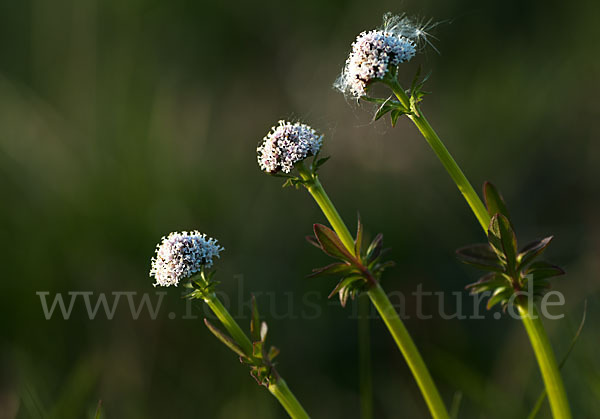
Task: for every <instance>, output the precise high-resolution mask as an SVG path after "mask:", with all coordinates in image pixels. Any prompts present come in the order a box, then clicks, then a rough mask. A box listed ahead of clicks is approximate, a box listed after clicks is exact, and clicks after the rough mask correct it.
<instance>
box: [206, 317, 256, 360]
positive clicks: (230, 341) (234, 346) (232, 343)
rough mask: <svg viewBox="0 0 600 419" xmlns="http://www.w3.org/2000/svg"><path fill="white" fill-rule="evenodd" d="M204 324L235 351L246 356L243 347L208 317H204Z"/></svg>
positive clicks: (243, 356)
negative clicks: (214, 324)
mask: <svg viewBox="0 0 600 419" xmlns="http://www.w3.org/2000/svg"><path fill="white" fill-rule="evenodd" d="M204 324H205V325H206V327H207V328H208V330H210V331H211V332H212V334H213V335H215V336H216V337H217V339H219V340H220V341H221V342H223V343H224V344H225V345H226V346H227V347H228V348H229V349H231V350H232V351H233V352H235V353H236V354H238V355H239V356H241V357H242V358H245V357H246V354H244V351H243V350H242V348H240V347H239V346H238V345H237V343H236V342H235V341H234V340H233V339H231V338H230V337H229V336H227V335H226V334H225V333H223V332H221V331H220V330H219V329H217V328H216V327H215V326H213V325H212V323H211V322H209V321H208V319H204Z"/></svg>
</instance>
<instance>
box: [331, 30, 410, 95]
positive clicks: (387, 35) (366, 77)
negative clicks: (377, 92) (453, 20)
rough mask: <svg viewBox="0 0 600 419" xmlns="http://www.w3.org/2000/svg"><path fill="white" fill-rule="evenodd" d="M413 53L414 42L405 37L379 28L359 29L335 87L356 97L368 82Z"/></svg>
mask: <svg viewBox="0 0 600 419" xmlns="http://www.w3.org/2000/svg"><path fill="white" fill-rule="evenodd" d="M415 52H416V46H415V42H414V41H413V40H411V39H409V38H407V37H406V36H403V35H399V34H397V33H395V32H391V31H383V30H373V31H368V32H362V33H361V34H360V35H358V36H357V37H356V40H355V41H354V43H353V44H352V52H351V53H350V56H349V57H348V59H347V60H346V65H345V67H344V69H343V70H342V74H341V76H340V77H339V79H338V80H337V81H336V83H335V87H336V88H337V89H339V90H340V91H342V92H343V93H345V94H348V95H350V96H353V97H356V98H360V97H362V96H364V95H365V94H366V89H367V86H368V84H369V83H370V82H371V81H373V80H377V79H382V78H384V77H385V76H386V74H387V73H388V71H389V69H390V68H393V67H395V66H397V65H398V64H400V63H403V62H406V61H409V60H410V59H411V58H412V57H414V55H415Z"/></svg>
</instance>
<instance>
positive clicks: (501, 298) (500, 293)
mask: <svg viewBox="0 0 600 419" xmlns="http://www.w3.org/2000/svg"><path fill="white" fill-rule="evenodd" d="M511 293H512V288H509V287H500V288H496V291H494V293H493V294H492V296H491V297H490V299H489V300H488V303H487V309H488V310H489V309H491V308H492V307H494V306H495V305H496V304H498V303H502V304H503V305H504V303H505V302H506V301H507V300H508V299H509V298H510V296H511Z"/></svg>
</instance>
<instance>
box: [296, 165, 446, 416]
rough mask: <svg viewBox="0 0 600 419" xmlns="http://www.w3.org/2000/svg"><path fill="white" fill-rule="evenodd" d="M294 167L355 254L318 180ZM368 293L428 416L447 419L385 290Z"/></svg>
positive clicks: (437, 394)
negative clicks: (413, 379)
mask: <svg viewBox="0 0 600 419" xmlns="http://www.w3.org/2000/svg"><path fill="white" fill-rule="evenodd" d="M297 168H298V171H299V173H300V176H301V178H302V179H304V180H306V181H307V183H306V188H307V189H308V191H309V192H310V194H311V195H312V197H313V198H314V199H315V201H316V202H317V204H318V205H319V207H320V208H321V210H322V211H323V214H325V217H327V220H328V221H329V223H330V224H331V226H332V227H333V229H334V230H335V232H336V233H337V235H338V236H339V237H340V239H341V240H342V243H344V246H346V248H347V249H348V250H349V251H350V252H352V253H354V240H353V239H352V235H351V234H350V231H349V230H348V227H346V224H345V223H344V221H343V220H342V218H341V217H340V215H339V213H338V212H337V210H336V209H335V207H334V205H333V203H332V202H331V200H330V199H329V197H328V196H327V193H326V192H325V190H324V189H323V186H322V185H321V182H319V179H318V177H317V176H313V175H312V174H311V173H310V172H309V171H307V170H306V168H305V167H304V166H303V165H298V166H297ZM367 294H368V295H369V298H370V299H371V302H372V303H373V305H374V306H375V308H376V309H377V311H378V312H379V314H380V315H381V317H382V319H383V321H384V323H385V325H386V326H387V328H388V330H389V331H390V333H391V335H392V336H393V338H394V340H395V341H396V344H397V345H398V348H399V349H400V352H402V354H403V355H404V359H405V360H406V362H407V364H408V366H409V368H410V370H411V372H412V373H413V375H414V377H415V380H416V381H417V384H418V386H419V389H420V390H421V393H422V394H423V397H424V398H425V402H426V403H427V406H428V407H429V411H430V412H431V415H432V416H433V417H434V418H436V419H437V418H443V419H447V418H449V416H448V411H447V410H446V407H445V405H444V402H443V401H442V398H441V396H440V394H439V392H438V390H437V387H436V386H435V383H434V382H433V379H432V378H431V375H430V374H429V370H428V369H427V367H426V366H425V362H423V359H422V358H421V355H420V353H419V351H418V349H417V347H416V346H415V344H414V342H413V340H412V338H411V337H410V335H409V333H408V331H407V330H406V328H405V327H404V324H403V323H402V320H400V317H399V316H398V313H397V312H396V310H395V309H394V307H393V306H392V303H391V302H390V300H389V299H388V297H387V295H386V293H385V291H383V288H381V286H380V285H379V284H378V283H376V285H375V286H373V287H372V288H371V289H370V290H369V291H368V292H367Z"/></svg>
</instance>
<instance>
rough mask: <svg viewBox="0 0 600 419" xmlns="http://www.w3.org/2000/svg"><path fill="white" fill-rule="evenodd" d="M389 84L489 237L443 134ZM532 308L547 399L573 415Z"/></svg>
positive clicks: (528, 324)
mask: <svg viewBox="0 0 600 419" xmlns="http://www.w3.org/2000/svg"><path fill="white" fill-rule="evenodd" d="M386 83H387V84H388V85H389V86H390V88H391V89H392V91H393V92H394V94H395V95H396V97H397V98H398V100H399V101H400V102H401V103H402V104H403V105H404V106H405V107H406V108H407V109H411V110H412V111H413V112H412V114H410V115H409V118H410V119H411V120H412V121H413V122H414V123H415V125H416V126H417V128H418V129H419V131H421V134H422V135H423V137H425V139H426V140H427V142H428V143H429V145H430V146H431V148H432V149H433V151H434V152H435V154H436V155H437V156H438V158H439V159H440V160H441V162H442V164H443V165H444V167H445V168H446V170H447V171H448V173H449V174H450V177H451V178H452V179H453V180H454V183H456V186H458V189H459V190H460V191H461V193H462V194H463V196H464V198H465V199H466V201H467V203H468V204H469V206H470V207H471V210H472V211H473V213H474V214H475V217H477V220H478V221H479V223H480V224H481V227H482V228H483V231H484V232H485V234H486V236H487V232H488V226H489V223H490V216H489V214H488V212H487V210H486V208H485V205H483V202H482V201H481V199H480V198H479V196H478V195H477V193H476V192H475V190H474V189H473V187H472V186H471V183H469V181H468V180H467V178H466V177H465V175H464V173H463V172H462V170H461V169H460V167H459V166H458V164H457V163H456V161H455V160H454V159H453V158H452V156H451V155H450V152H449V151H448V149H447V148H446V147H445V146H444V144H443V143H442V140H441V139H440V137H438V135H437V134H436V132H435V131H434V130H433V128H432V127H431V125H429V122H428V121H427V119H425V116H424V115H423V112H421V110H420V109H418V108H417V107H416V106H415V107H411V104H410V99H409V98H408V96H407V95H406V93H405V92H404V90H403V89H402V87H401V86H400V84H399V83H398V82H397V81H396V80H395V79H394V80H392V81H386ZM532 307H533V308H532V312H534V313H535V316H534V317H538V318H532V317H531V316H530V313H528V312H527V309H525V311H524V313H525V314H524V315H523V314H522V321H523V324H524V325H525V329H526V330H527V333H528V334H529V339H530V341H531V345H532V347H533V350H534V352H535V356H536V358H537V362H538V364H539V367H540V371H541V373H542V378H543V380H544V384H545V386H546V391H547V392H548V398H549V400H550V407H551V409H552V414H553V416H554V418H561V419H562V418H570V417H571V413H570V410H569V403H568V401H567V396H566V393H565V389H564V385H563V382H562V378H561V376H560V372H559V371H558V368H557V366H556V359H555V357H554V353H553V351H552V347H551V346H550V342H549V340H548V337H547V335H546V331H545V329H544V326H543V324H542V322H541V321H540V319H539V316H537V312H536V310H537V309H536V308H535V304H532ZM523 309H524V308H523V307H521V306H520V305H519V310H520V311H523Z"/></svg>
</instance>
